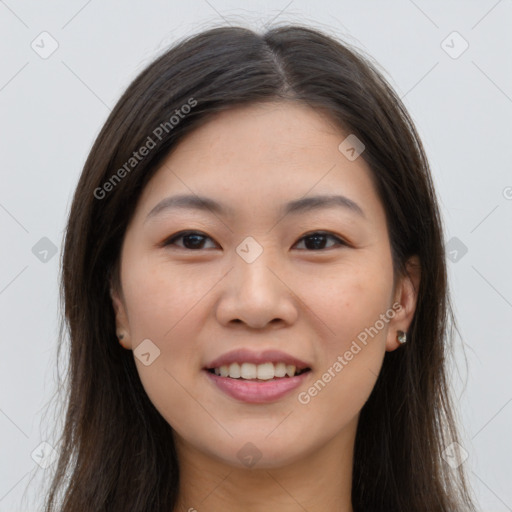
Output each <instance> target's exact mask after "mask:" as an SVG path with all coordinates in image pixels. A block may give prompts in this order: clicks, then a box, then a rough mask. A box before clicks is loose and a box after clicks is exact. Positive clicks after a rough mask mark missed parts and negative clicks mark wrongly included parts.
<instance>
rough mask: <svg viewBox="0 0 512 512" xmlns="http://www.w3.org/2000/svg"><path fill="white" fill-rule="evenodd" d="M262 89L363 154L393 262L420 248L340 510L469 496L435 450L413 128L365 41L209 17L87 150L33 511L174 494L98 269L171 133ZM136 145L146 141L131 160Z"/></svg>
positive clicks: (436, 298) (156, 67) (446, 437)
mask: <svg viewBox="0 0 512 512" xmlns="http://www.w3.org/2000/svg"><path fill="white" fill-rule="evenodd" d="M276 100H278V101H295V102H300V103H303V104H306V105H309V106H310V107H311V108H314V109H317V110H321V111H322V112H325V113H326V114H328V115H329V116H330V119H332V121H333V122H334V123H335V124H336V125H337V126H339V127H340V128H341V129H343V130H344V131H345V132H346V133H352V134H355V135H356V136H357V137H358V138H359V139H360V140H361V141H362V142H363V143H364V145H365V151H364V153H363V154H362V158H364V159H365V160H366V162H367V163H368V165H369V166H370V168H371V170H372V175H373V176H372V177H373V179H374V181H375V184H376V186H377V190H378V193H379V196H380V200H381V201H382V204H383V205H384V208H385V211H386V219H387V223H388V228H389V236H390V243H391V247H392V256H393V263H394V272H395V276H396V275H401V274H403V273H404V272H405V271H406V270H405V262H406V261H407V259H408V258H409V257H410V256H411V255H417V256H418V257H419V260H420V263H421V284H420V287H419V290H418V301H417V309H416V312H415V315H414V318H413V321H412V324H411V326H410V329H409V331H408V342H407V344H406V345H404V346H403V347H401V348H400V349H399V350H396V351H393V352H387V353H386V355H385V358H384V363H383V366H382V370H381V373H380V375H379V377H378V380H377V382H376V385H375V387H374V389H373V392H372V394H371V396H370V398H369V399H368V401H367V402H366V404H365V405H364V407H363V409H362V411H361V415H360V419H359V424H358V430H357V436H356V443H355V454H354V465H353V487H352V502H353V508H354V511H356V512H384V511H385V512H393V511H396V512H406V511H407V512H410V511H414V512H427V511H428V512H437V511H438V512H448V511H450V512H461V511H463V510H464V511H469V510H474V505H473V504H472V498H471V495H470V491H469V489H468V486H467V484H466V482H465V477H464V473H463V466H459V467H458V468H457V469H452V468H451V467H449V466H448V464H447V463H446V462H445V461H444V460H443V458H442V452H443V450H444V449H445V448H446V447H447V446H448V445H449V444H450V443H452V442H455V441H457V439H458V438H457V432H456V430H457V429H456V423H455V420H454V416H453V414H454V413H453V409H452V402H451V399H450V389H449V386H448V382H447V377H446V368H445V366H446V357H447V355H449V348H450V345H449V343H450V340H451V335H450V334H451V329H450V326H452V325H453V322H452V320H453V318H452V313H451V307H450V302H449V297H448V290H447V276H446V267H445V251H444V244H443V232H442V224H441V220H440V215H439V209H438V205H437V201H436V196H435V192H434V188H433V184H432V181H431V176H430V170H429V165H428V161H427V158H426V155H425V152H424V149H423V147H422V144H421V141H420V139H419V137H418V134H417V132H416V129H415V127H414V124H413V122H412V120H411V118H410V117H409V115H408V113H407V112H406V110H405V107H404V105H403V104H402V102H401V100H400V98H399V97H398V96H397V95H396V93H395V92H394V91H393V90H392V88H391V87H390V85H389V84H388V83H387V81H386V80H385V79H384V77H383V74H382V73H381V72H380V71H379V70H378V68H377V66H376V65H375V64H373V63H371V60H370V59H369V58H368V57H366V56H365V55H363V54H362V53H361V52H360V51H358V50H355V49H354V48H350V47H349V46H348V45H346V44H342V43H341V42H339V41H337V40H336V39H334V38H332V37H330V36H328V35H326V34H322V33H320V32H318V31H316V30H313V29H310V28H305V27H300V26H284V27H280V28H273V29H270V30H269V31H267V32H266V33H264V34H258V33H255V32H253V31H251V30H248V29H245V28H240V27H221V28H215V29H211V30H208V31H205V32H202V33H200V34H197V35H195V36H193V37H189V38H187V39H185V40H183V41H181V42H180V43H179V44H176V45H175V46H173V47H172V48H170V49H169V50H168V51H166V52H165V53H164V54H163V55H161V56H160V57H158V58H157V59H156V60H155V61H154V62H152V63H151V64H150V65H149V66H148V67H147V68H146V69H145V70H144V71H142V73H140V75H139V76H138V77H137V78H136V79H135V80H134V81H133V83H131V84H130V86H129V87H128V89H127V90H126V92H125V93H124V94H123V96H122V97H121V99H120V100H119V101H118V103H117V104H116V106H115V108H114V109H113V110H112V113H111V114H110V116H109V118H108V119H107V121H106V123H105V125H104V127H103V128H102V130H101V132H100V134H99V135H98V137H97V139H96V141H95V143H94V145H93V147H92V149H91V151H90V154H89V156H88V158H87V161H86V163H85V166H84V168H83V171H82V174H81V177H80V180H79V183H78V186H77V188H76V191H75V195H74V199H73V203H72V206H71V211H70V215H69V222H68V224H67V229H66V233H65V243H64V251H63V257H62V281H61V292H62V300H63V306H64V313H65V319H64V320H65V328H66V329H67V331H68V334H69V348H68V352H66V356H67V357H68V358H69V359H68V361H69V374H68V376H67V380H66V383H65V384H66V385H65V386H63V388H62V389H63V391H64V393H65V398H66V405H67V411H66V415H65V421H64V426H63V430H62V435H61V437H60V439H59V447H58V448H59V450H60V456H59V459H58V463H57V464H55V473H54V475H53V481H52V483H51V486H50V489H49V490H48V494H47V496H46V502H45V507H46V508H45V511H46V512H54V511H56V510H59V511H62V512H78V511H80V512H86V511H91V512H92V511H94V512H99V511H108V512H117V511H123V512H124V511H126V510H130V511H132V512H136V511H140V512H143V511H153V512H154V511H160V510H172V509H173V507H174V505H175V504H176V499H177V492H178V482H179V466H178V460H177V457H176V452H175V448H174V444H173V437H172V428H171V426H170V425H169V424H168V423H167V422H166V421H165V420H164V419H163V418H162V416H161V415H160V414H159V412H158V411H157V410H156V409H155V407H154V406H153V404H152V403H151V401H150V400H149V398H148V396H147V395H146V393H145V391H144V389H143V387H142V384H141V382H140V380H139V376H138V373H137V369H136V366H135V363H134V360H133V354H132V353H131V352H130V351H127V350H124V349H123V348H122V347H121V346H120V345H119V343H118V340H117V338H116V333H115V322H114V312H113V308H112V304H111V299H110V294H109V290H110V285H111V283H113V284H114V286H118V285H119V272H118V270H119V269H118V263H119V257H120V248H121V244H122V241H123V237H124V233H125V230H126V227H127V224H128V222H129V221H130V219H131V216H132V214H133V212H134V208H135V206H136V204H137V200H138V198H139V196H140V193H141V191H142V190H143V188H144V186H145V184H146V183H147V182H148V180H149V179H150V178H151V177H152V175H153V174H154V173H155V171H156V170H157V168H158V166H159V163H160V162H161V161H162V160H163V159H164V158H165V157H166V156H168V154H169V152H170V151H171V150H172V148H173V147H175V145H176V144H177V142H178V141H179V140H180V139H181V138H182V137H183V136H184V135H186V134H187V133H189V132H190V131H191V130H194V128H196V127H197V126H199V125H201V124H203V123H204V122H205V120H206V119H207V118H208V116H210V115H212V114H214V113H215V112H219V111H221V110H225V109H230V108H234V107H236V106H239V105H246V104H250V103H255V102H264V101H276ZM194 102H195V103H194ZM184 105H189V107H190V108H186V109H185V108H183V106H184ZM177 111H179V112H177ZM179 113H181V114H182V115H180V114H179ZM173 115H175V116H177V117H179V120H178V121H177V122H176V120H175V121H170V118H171V116H173ZM159 127H160V129H158V128H159ZM163 127H165V129H164V128H163ZM157 134H158V136H157ZM148 137H149V138H150V139H151V141H152V143H153V144H154V145H152V144H150V143H149V139H148ZM143 145H146V146H148V145H150V146H151V148H150V150H149V152H147V154H146V155H145V156H144V157H143V158H140V159H137V161H136V162H135V161H131V160H130V159H131V158H132V157H133V153H134V151H137V150H138V149H139V148H141V147H142V146H143ZM121 169H124V172H123V171H121ZM107 182H108V183H109V184H110V185H107V186H105V184H106V183H107ZM61 345H62V346H64V341H61ZM60 352H61V347H59V356H60Z"/></svg>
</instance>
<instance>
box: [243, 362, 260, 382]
mask: <svg viewBox="0 0 512 512" xmlns="http://www.w3.org/2000/svg"><path fill="white" fill-rule="evenodd" d="M256 375H257V373H256V365H255V364H252V363H242V366H240V377H242V379H255V378H256Z"/></svg>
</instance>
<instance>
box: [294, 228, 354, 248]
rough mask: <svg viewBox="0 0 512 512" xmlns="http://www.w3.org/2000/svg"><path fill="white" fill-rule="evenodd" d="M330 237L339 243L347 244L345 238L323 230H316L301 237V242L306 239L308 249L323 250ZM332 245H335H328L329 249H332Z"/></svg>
mask: <svg viewBox="0 0 512 512" xmlns="http://www.w3.org/2000/svg"><path fill="white" fill-rule="evenodd" d="M328 239H331V240H335V241H337V242H338V244H337V245H347V244H346V243H345V241H344V240H342V239H341V238H339V237H337V236H336V235H333V234H332V233H324V232H322V231H316V232H314V233H310V234H308V235H305V236H303V237H302V238H301V239H300V241H299V243H300V242H302V241H303V240H304V241H305V247H306V249H309V250H322V249H326V243H327V242H326V241H327V240H328ZM331 247H333V246H330V247H327V249H330V248H331Z"/></svg>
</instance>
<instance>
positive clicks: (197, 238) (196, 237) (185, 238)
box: [183, 235, 204, 249]
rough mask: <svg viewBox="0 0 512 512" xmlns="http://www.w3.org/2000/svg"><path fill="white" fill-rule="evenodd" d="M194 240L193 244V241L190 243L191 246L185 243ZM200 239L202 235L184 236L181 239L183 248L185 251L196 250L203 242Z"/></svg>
mask: <svg viewBox="0 0 512 512" xmlns="http://www.w3.org/2000/svg"><path fill="white" fill-rule="evenodd" d="M194 238H195V243H194V241H193V242H192V244H190V243H187V240H189V241H190V239H194ZM202 238H203V236H202V235H185V236H184V237H183V242H184V245H185V247H187V249H197V248H200V247H201V245H202V243H203V241H204V240H202ZM197 242H199V243H197ZM190 245H191V247H189V246H190Z"/></svg>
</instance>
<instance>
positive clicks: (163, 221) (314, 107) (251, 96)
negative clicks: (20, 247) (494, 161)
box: [46, 26, 474, 512]
mask: <svg viewBox="0 0 512 512" xmlns="http://www.w3.org/2000/svg"><path fill="white" fill-rule="evenodd" d="M62 289H63V298H64V306H65V315H66V322H67V326H68V328H69V334H70V342H71V347H70V359H69V362H70V367H69V372H70V373H69V383H68V389H67V404H68V408H67V415H66V422H65V428H64V431H63V436H62V449H61V453H60V459H59V461H58V464H57V470H56V474H55V477H54V481H53V484H52V486H51V489H50V490H49V494H48V497H47V503H46V507H47V508H46V511H47V512H50V511H53V510H61V511H65V512H68V511H69V512H71V511H77V510H80V511H87V510H90V511H95V512H97V511H100V510H105V511H107V510H108V511H117V510H119V511H121V510H123V511H125V510H130V511H150V510H151V511H164V510H165V511H171V510H173V511H181V510H189V511H191V510H198V511H201V510H207V511H217V510H221V508H222V510H244V511H260V510H279V511H292V510H293V511H295V510H308V511H316V510H322V511H324V512H325V511H335V510H336V511H344V512H345V511H354V512H356V511H364V512H370V511H379V512H381V511H386V512H390V511H408V512H409V511H415V512H418V511H425V512H426V511H429V512H432V511H443V512H447V511H451V512H453V511H463V510H464V511H467V510H474V508H473V504H472V502H471V497H470V494H469V491H468V489H467V486H466V483H465V478H464V472H463V464H460V463H459V464H449V463H448V462H447V459H448V457H447V456H446V451H447V450H448V451H450V453H451V455H452V458H453V456H454V449H455V448H456V447H457V446H458V444H457V433H456V427H455V422H454V419H453V412H452V405H451V401H450V394H449V389H448V386H447V381H446V374H445V371H446V369H445V357H446V354H447V349H448V345H447V343H448V341H449V334H450V325H451V324H450V320H451V310H450V305H449V298H448V294H447V282H446V269H445V258H444V248H443V236H442V226H441V222H440V216H439V211H438V206H437V202H436V197H435V193H434V189H433V185H432V181H431V177H430V172H429V167H428V162H427V159H426V156H425V153H424V150H423V147H422V144H421V142H420V140H419V138H418V135H417V133H416V131H415V128H414V125H413V123H412V121H411V119H410V117H409V116H408V114H407V112H406V111H405V108H404V106H403V105H402V103H401V101H400V99H399V98H398V97H397V96H396V94H395V93H394V91H393V90H392V89H391V88H390V86H389V85H388V84H387V83H386V81H385V80H384V78H383V77H382V76H381V74H380V73H379V72H378V71H377V70H376V68H375V67H374V66H373V65H372V64H371V63H370V62H369V61H368V59H366V58H365V57H363V56H362V55H360V54H359V53H358V52H356V51H355V50H354V49H350V48H348V47H347V46H345V45H343V44H341V43H340V42H338V41H336V40H334V39H332V38H331V37H328V36H326V35H324V34H321V33H319V32H317V31H314V30H312V29H308V28H304V27H297V26H288V27H282V28H277V29H272V30H269V31H268V32H267V33H265V34H263V35H259V34H256V33H254V32H252V31H250V30H247V29H243V28H236V27H229V28H228V27H225V28H218V29H213V30H209V31H206V32H203V33H201V34H198V35H196V36H194V37H191V38H189V39H187V40H185V41H183V42H181V43H180V44H178V45H176V46H175V47H173V48H171V49H169V50H168V51H167V52H166V53H165V54H164V55H162V56H161V57H159V58H158V59H157V60H156V61H155V62H153V63H152V64H151V65H150V66H148V67H147V69H145V70H144V71H143V72H142V73H141V74H140V75H139V76H138V77H137V78H136V79H135V80H134V82H133V83H132V84H131V85H130V86H129V88H128V89H127V91H126V92H125V93H124V95H123V96H122V98H121V99H120V100H119V102H118V103H117V105H116V106H115V108H114V109H113V111H112V113H111V115H110V117H109V119H108V120H107V122H106V123H105V126H104V127H103V129H102V131H101V133H100V134H99V136H98V138H97V140H96V142H95V144H94V146H93V148H92V150H91V153H90V155H89V157H88V159H87V162H86V164H85V167H84V169H83V172H82V175H81V178H80V181H79V184H78V187H77V189H76V193H75V197H74V200H73V204H72V208H71V212H70V217H69V223H68V226H67V230H66V239H65V247H64V254H63V274H62ZM454 447H455V448H454ZM455 455H456V454H455ZM59 493H60V494H61V499H60V501H59V497H58V496H59Z"/></svg>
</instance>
